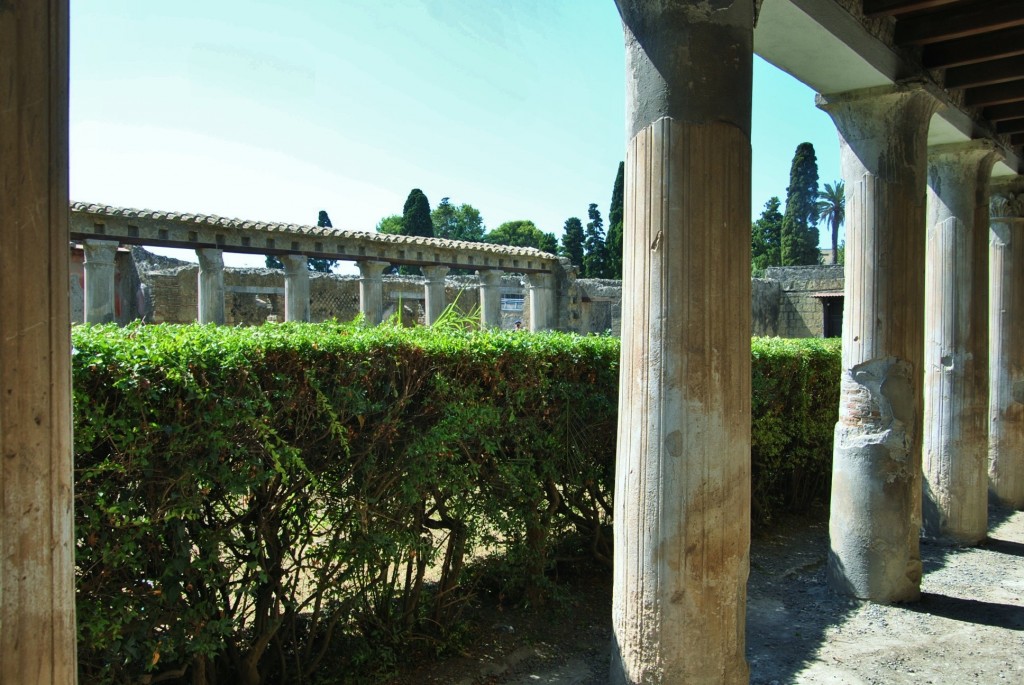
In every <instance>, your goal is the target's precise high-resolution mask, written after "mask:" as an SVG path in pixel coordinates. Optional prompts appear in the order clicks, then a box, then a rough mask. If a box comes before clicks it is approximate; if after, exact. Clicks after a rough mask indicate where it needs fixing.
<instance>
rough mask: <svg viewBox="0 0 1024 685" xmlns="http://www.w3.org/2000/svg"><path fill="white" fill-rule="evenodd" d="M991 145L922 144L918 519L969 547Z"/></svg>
mask: <svg viewBox="0 0 1024 685" xmlns="http://www.w3.org/2000/svg"><path fill="white" fill-rule="evenodd" d="M995 161H996V153H995V148H994V146H993V144H992V143H991V142H988V141H977V142H971V143H962V144H959V143H958V144H952V145H940V146H937V147H934V148H931V149H929V150H928V199H927V213H928V220H927V224H926V226H927V248H926V252H925V261H926V264H925V309H924V330H925V347H924V424H923V432H924V434H923V455H924V456H923V470H924V500H923V522H924V530H925V533H926V534H927V535H928V536H929V537H933V538H942V539H947V540H949V541H952V542H954V543H956V544H961V545H973V544H977V543H978V542H981V541H982V540H984V539H985V535H986V534H987V532H988V197H987V194H988V177H989V174H990V173H991V171H992V165H993V164H994V163H995Z"/></svg>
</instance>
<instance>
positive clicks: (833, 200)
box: [818, 181, 846, 264]
mask: <svg viewBox="0 0 1024 685" xmlns="http://www.w3.org/2000/svg"><path fill="white" fill-rule="evenodd" d="M818 216H819V218H820V220H821V221H823V222H825V223H826V224H828V226H829V228H831V229H832V263H833V264H842V260H841V259H840V257H841V255H840V252H839V227H840V226H842V225H843V222H844V221H846V186H845V184H844V183H843V182H842V181H836V183H835V185H832V184H829V183H826V184H825V190H823V191H821V192H820V193H818Z"/></svg>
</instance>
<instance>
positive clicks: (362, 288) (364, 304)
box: [356, 261, 391, 326]
mask: <svg viewBox="0 0 1024 685" xmlns="http://www.w3.org/2000/svg"><path fill="white" fill-rule="evenodd" d="M356 266H358V267H359V312H360V313H361V314H362V315H363V321H365V323H366V325H367V326H376V325H377V324H379V323H380V322H381V320H382V319H383V318H384V280H383V278H384V276H383V275H384V269H386V268H388V267H389V266H391V264H390V263H388V262H374V261H365V262H356Z"/></svg>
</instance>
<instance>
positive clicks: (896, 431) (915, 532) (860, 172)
mask: <svg viewBox="0 0 1024 685" xmlns="http://www.w3.org/2000/svg"><path fill="white" fill-rule="evenodd" d="M819 106H821V107H822V109H824V110H825V111H826V112H828V113H829V115H830V116H831V117H832V119H833V121H834V122H835V124H836V127H837V128H838V129H839V137H840V148H841V162H842V170H843V180H844V181H845V184H846V194H847V195H846V236H847V238H846V292H845V308H844V312H843V353H842V354H843V361H842V364H843V376H842V381H841V387H840V393H841V395H840V402H839V422H838V423H837V424H836V430H835V442H834V453H833V465H832V502H831V510H830V519H829V535H830V537H831V547H832V549H831V553H830V555H829V579H830V582H831V583H832V585H833V587H835V588H836V589H837V590H839V591H840V592H844V593H846V594H850V595H853V596H855V597H860V598H863V599H872V600H876V601H880V602H894V601H906V600H914V599H916V598H917V597H918V596H919V594H920V583H921V558H920V548H919V542H918V537H919V531H920V527H921V514H920V512H921V418H922V417H921V392H922V364H923V348H924V340H923V331H924V260H923V255H924V250H925V203H924V198H925V181H926V162H927V134H928V121H929V119H930V118H931V115H932V113H933V112H934V109H935V101H934V99H933V98H932V97H931V96H930V95H928V94H927V93H925V92H924V91H923V90H920V89H916V88H909V89H907V88H891V89H890V88H884V89H871V90H869V91H859V92H854V93H846V94H842V95H837V96H829V97H827V98H822V99H821V100H820V101H819Z"/></svg>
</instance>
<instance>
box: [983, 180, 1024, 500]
mask: <svg viewBox="0 0 1024 685" xmlns="http://www.w3.org/2000/svg"><path fill="white" fill-rule="evenodd" d="M991 210H992V216H991V217H990V222H991V223H990V233H989V246H990V247H989V250H990V251H989V258H990V282H989V344H990V348H989V351H990V352H989V382H990V387H989V465H988V468H989V473H988V475H989V488H990V491H991V495H992V497H994V498H995V499H996V500H997V501H998V502H999V503H1000V504H1002V505H1003V506H1008V507H1012V508H1014V509H1024V343H1022V341H1024V177H1021V176H1017V177H1016V178H1015V179H1013V180H1012V181H1010V182H1001V183H1000V184H998V185H993V187H992V202H991Z"/></svg>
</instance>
